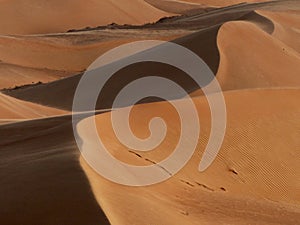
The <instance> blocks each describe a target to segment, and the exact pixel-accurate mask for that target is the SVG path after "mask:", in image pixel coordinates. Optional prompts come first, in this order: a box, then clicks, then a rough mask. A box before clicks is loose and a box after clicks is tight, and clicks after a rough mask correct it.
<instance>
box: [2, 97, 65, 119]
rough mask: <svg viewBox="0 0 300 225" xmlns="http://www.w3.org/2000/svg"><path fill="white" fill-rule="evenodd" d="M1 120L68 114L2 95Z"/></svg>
mask: <svg viewBox="0 0 300 225" xmlns="http://www.w3.org/2000/svg"><path fill="white" fill-rule="evenodd" d="M0 105H1V109H0V119H2V120H3V119H33V118H39V117H48V116H53V115H60V114H64V113H66V112H65V111H63V110H59V109H55V108H51V107H46V106H42V105H37V104H34V103H31V102H25V101H21V100H19V99H15V98H12V97H10V96H7V95H4V94H0Z"/></svg>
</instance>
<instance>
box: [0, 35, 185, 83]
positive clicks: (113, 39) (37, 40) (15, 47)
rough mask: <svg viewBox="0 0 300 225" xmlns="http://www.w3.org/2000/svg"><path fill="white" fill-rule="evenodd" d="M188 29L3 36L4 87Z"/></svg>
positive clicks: (59, 73)
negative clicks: (137, 42)
mask: <svg viewBox="0 0 300 225" xmlns="http://www.w3.org/2000/svg"><path fill="white" fill-rule="evenodd" d="M185 33H187V32H184V31H180V30H179V31H165V32H163V33H161V34H159V33H158V32H151V31H146V32H143V33H140V32H138V31H134V30H133V31H127V30H125V31H116V32H110V31H95V32H84V33H81V32H78V33H68V34H58V35H36V36H0V50H1V51H0V60H1V61H0V81H1V84H0V89H1V88H13V87H14V86H22V85H26V84H31V83H37V82H39V81H40V82H43V83H47V82H50V81H54V80H58V79H60V78H62V77H68V76H71V75H75V74H78V73H80V72H81V71H84V70H85V69H86V68H87V67H88V66H89V65H90V64H91V63H92V62H93V61H94V60H95V59H96V58H97V57H99V56H100V55H102V54H103V53H105V52H106V51H108V50H109V49H111V48H114V47H116V46H119V45H121V44H123V43H127V42H130V41H134V40H140V39H157V38H158V37H159V38H160V39H163V40H171V39H174V38H176V37H177V36H181V35H184V34H185Z"/></svg>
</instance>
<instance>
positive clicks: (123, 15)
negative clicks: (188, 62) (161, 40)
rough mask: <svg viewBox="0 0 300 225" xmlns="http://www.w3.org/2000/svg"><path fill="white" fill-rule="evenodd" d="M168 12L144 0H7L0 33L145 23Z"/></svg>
mask: <svg viewBox="0 0 300 225" xmlns="http://www.w3.org/2000/svg"><path fill="white" fill-rule="evenodd" d="M168 15H170V14H168V13H165V12H163V11H161V10H158V9H156V8H154V7H153V6H151V5H149V4H148V3H146V2H144V1H143V0H133V1H132V0H131V1H128V0H117V1H115V0H105V1H104V0H101V1H96V0H85V1H83V0H64V1H60V0H49V1H40V0H25V1H17V0H8V1H7V0H6V1H0V33H1V34H40V33H58V32H65V31H67V30H70V29H79V28H85V27H97V26H100V25H107V24H110V23H118V24H144V23H148V22H155V21H157V20H158V19H160V18H161V17H165V16H168Z"/></svg>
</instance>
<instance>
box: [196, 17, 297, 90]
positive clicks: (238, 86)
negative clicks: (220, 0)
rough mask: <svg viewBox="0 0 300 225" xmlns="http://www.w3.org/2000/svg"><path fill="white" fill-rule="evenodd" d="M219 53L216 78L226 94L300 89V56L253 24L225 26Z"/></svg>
mask: <svg viewBox="0 0 300 225" xmlns="http://www.w3.org/2000/svg"><path fill="white" fill-rule="evenodd" d="M218 49H219V52H220V64H219V68H218V72H217V75H216V78H217V80H218V81H219V83H220V86H221V88H222V90H223V91H228V90H242V89H250V88H270V87H274V88H275V87H278V88H279V87H296V88H297V87H299V86H300V79H299V74H300V54H299V53H298V52H296V51H295V50H294V49H292V48H290V47H288V46H287V45H286V44H285V43H283V42H281V41H279V40H277V39H276V38H274V37H272V36H271V35H269V34H268V33H266V32H264V31H262V30H261V29H259V28H258V27H257V26H256V25H254V24H252V23H250V22H246V21H233V22H228V23H225V24H224V25H223V26H222V27H221V28H220V30H219V32H218ZM250 49H251V50H250ZM277 65H280V66H277ZM191 95H192V96H197V95H202V92H201V90H198V91H195V92H193V93H192V94H191Z"/></svg>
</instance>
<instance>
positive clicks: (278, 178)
mask: <svg viewBox="0 0 300 225" xmlns="http://www.w3.org/2000/svg"><path fill="white" fill-rule="evenodd" d="M299 97H300V91H299V89H295V90H249V91H233V92H226V93H225V100H226V104H227V110H228V123H227V131H226V135H225V140H224V143H223V146H222V148H221V151H220V153H219V155H218V157H217V159H216V161H215V162H214V163H213V165H212V166H211V167H210V168H209V169H208V170H207V171H206V172H204V173H200V172H198V170H197V169H198V165H199V162H200V157H201V156H202V153H203V151H204V148H205V146H206V144H207V139H208V136H209V132H210V110H209V108H208V105H207V102H206V100H205V98H204V97H197V98H195V99H194V102H195V104H196V106H197V109H198V113H199V117H200V118H201V135H200V140H199V143H198V147H197V150H196V152H195V154H194V156H193V158H192V159H191V161H190V162H189V163H188V165H187V166H185V167H184V169H183V170H182V171H180V172H179V173H178V174H177V175H175V176H174V177H172V178H171V179H169V180H168V181H167V182H164V183H162V184H157V185H154V186H149V187H143V188H130V187H124V186H121V185H117V184H113V183H112V182H108V181H107V180H105V179H104V178H102V177H101V176H99V175H98V174H96V173H95V172H94V171H93V170H91V169H90V167H89V166H88V165H87V164H86V162H85V161H84V160H81V164H82V166H83V168H84V170H85V172H86V173H87V176H88V178H89V181H90V183H91V185H92V188H93V192H94V194H95V195H96V198H97V200H98V202H99V203H100V205H101V206H102V207H103V210H104V212H105V213H106V215H107V216H108V218H109V220H110V222H111V223H112V224H133V223H135V224H145V223H149V224H176V223H179V224H191V225H192V224H195V221H197V222H198V223H201V224H215V223H218V224H291V225H294V224H295V223H297V222H296V221H298V220H299V219H300V209H299V202H300V196H299V194H298V193H299V191H300V186H299V179H298V178H299V176H300V174H299V165H300V161H299V159H300V157H299V152H298V151H297V149H298V148H299V143H298V139H297V138H295V137H297V136H299V135H300V133H299V129H298V128H299V126H300V124H299V120H298V118H299V115H300V108H299V104H298V99H299ZM184 101H185V100H179V102H181V104H184ZM249 102H251V104H249ZM253 106H255V107H253ZM121 110H122V109H121ZM155 116H161V117H162V118H163V119H164V120H165V122H166V123H167V125H168V129H170V130H169V131H170V132H168V134H167V136H166V138H165V139H164V142H163V143H162V144H161V145H160V146H159V147H157V148H155V150H153V151H151V152H147V153H144V152H136V153H137V154H138V155H139V156H138V155H136V154H134V151H132V150H131V149H128V148H126V147H124V145H122V144H120V142H119V141H118V140H117V139H116V137H115V134H114V133H113V130H112V127H111V124H110V113H106V114H102V115H98V116H97V117H96V118H97V119H96V121H97V125H98V128H99V130H98V132H99V135H100V137H101V138H102V141H103V142H104V144H105V145H106V146H107V147H108V149H109V150H110V152H111V154H112V155H113V156H114V157H116V158H118V159H119V160H122V161H124V162H127V163H130V164H135V165H149V160H151V161H153V162H158V161H161V160H162V159H164V158H165V157H166V156H168V155H169V154H170V152H171V151H172V150H173V147H175V145H176V144H177V141H178V137H179V135H180V134H179V132H180V125H179V124H178V123H176V122H175V121H178V115H177V113H176V111H174V109H173V111H172V107H171V106H170V105H169V104H168V103H164V102H162V103H152V104H147V105H139V106H135V107H134V109H133V111H132V114H131V118H130V121H131V126H132V129H133V132H134V134H135V135H137V136H138V137H141V138H146V137H148V135H149V131H148V126H147V124H148V122H149V119H151V118H153V117H155ZM81 123H84V121H83V122H81ZM79 127H81V126H79ZM79 132H86V131H85V130H80V128H79ZM103 134H105V135H103ZM116 193H117V194H116ZM145 210H146V211H145ZM279 210H280V213H279ZM166 214H167V215H168V216H166ZM215 215H218V216H217V217H216V216H215Z"/></svg>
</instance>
